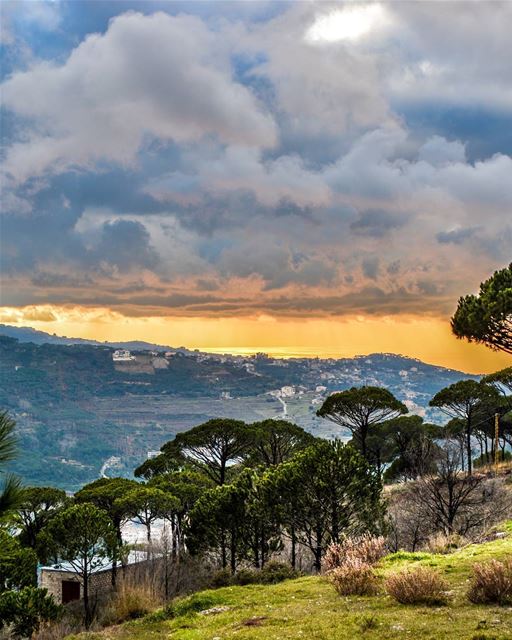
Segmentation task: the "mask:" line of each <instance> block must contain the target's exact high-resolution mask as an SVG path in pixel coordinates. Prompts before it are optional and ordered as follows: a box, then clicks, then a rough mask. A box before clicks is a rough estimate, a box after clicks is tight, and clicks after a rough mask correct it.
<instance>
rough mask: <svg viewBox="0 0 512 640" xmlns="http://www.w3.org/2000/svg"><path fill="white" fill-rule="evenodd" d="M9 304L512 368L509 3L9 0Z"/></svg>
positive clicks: (70, 325) (60, 327) (293, 348)
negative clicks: (481, 339) (473, 322)
mask: <svg viewBox="0 0 512 640" xmlns="http://www.w3.org/2000/svg"><path fill="white" fill-rule="evenodd" d="M0 10H1V12H2V15H1V18H2V20H1V57H2V65H1V80H0V82H1V87H0V91H1V100H2V104H1V118H2V121H1V137H2V140H1V158H2V178H1V180H2V192H1V212H2V218H1V226H0V239H1V270H2V281H1V299H0V302H1V307H0V322H5V323H9V324H18V325H19V326H32V327H35V328H38V329H42V330H45V331H49V332H50V333H54V332H55V333H57V334H59V335H68V336H71V335H73V336H76V337H91V338H96V339H102V340H107V339H108V340H121V339H123V340H125V339H126V340H127V339H144V340H148V341H155V342H160V343H164V344H171V345H174V346H180V345H184V346H188V347H192V348H196V347H198V348H208V349H210V350H224V351H229V350H231V351H236V350H240V349H241V350H245V351H257V350H266V351H270V352H273V353H276V354H278V355H287V354H288V355H301V354H308V355H313V354H315V355H319V356H324V357H325V356H333V355H340V356H350V355H354V354H362V353H371V352H377V351H385V352H395V353H402V354H404V355H409V356H413V357H419V358H421V359H423V360H425V361H427V362H433V363H436V364H442V365H445V366H452V367H457V368H460V369H462V370H464V371H468V372H483V371H492V370H495V369H497V368H500V367H502V366H503V367H504V366H507V365H509V364H510V361H509V360H510V359H509V358H507V357H506V356H504V355H503V354H496V353H493V352H490V351H488V350H487V349H485V348H484V347H479V346H475V345H469V344H466V343H464V342H461V341H457V340H456V339H455V338H454V337H453V336H452V335H451V333H450V328H449V319H450V316H451V314H452V313H453V311H454V310H455V307H456V304H457V300H458V298H459V297H460V296H461V295H465V294H467V293H470V292H473V291H476V290H477V289H478V285H479V283H480V282H481V281H482V280H484V279H486V278H487V277H488V276H489V275H490V274H491V273H492V272H493V271H494V270H495V269H498V268H501V267H503V266H505V265H506V264H508V263H509V262H510V260H511V246H512V223H511V216H510V212H511V205H512V67H511V65H510V63H509V60H510V59H512V39H511V38H510V33H509V32H510V24H511V23H512V3H511V2H507V1H505V2H494V1H493V2H487V1H482V2H478V1H475V0H473V1H467V2H464V1H462V2H461V1H457V2H448V1H442V2H441V1H435V0H432V1H431V2H419V1H417V2H413V1H410V2H372V3H358V2H353V1H347V2H266V1H261V2H258V1H254V2H250V1H242V0H240V1H238V2H224V1H222V0H218V1H216V2H212V1H210V2H194V1H192V0H191V1H188V2H158V1H153V0H146V1H144V2H140V1H131V2H129V1H126V0H117V1H115V2H109V1H106V0H105V1H102V0H96V1H91V0H85V1H84V0H73V1H69V2H66V1H59V0H54V1H51V2H50V1H30V2H21V1H16V2H11V1H10V0H4V1H3V2H2V3H1V5H0Z"/></svg>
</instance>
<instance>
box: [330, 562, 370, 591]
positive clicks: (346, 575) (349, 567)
mask: <svg viewBox="0 0 512 640" xmlns="http://www.w3.org/2000/svg"><path fill="white" fill-rule="evenodd" d="M327 579H328V580H329V582H330V583H331V584H332V585H333V587H334V588H335V589H336V591H337V592H338V593H339V595H340V596H372V595H375V594H376V593H377V591H378V579H377V576H376V574H375V571H374V570H373V567H372V566H371V565H370V564H368V563H367V562H363V561H362V560H360V559H359V558H347V559H346V560H345V561H344V562H343V564H341V565H340V566H339V567H335V568H334V569H332V570H331V571H329V574H328V577H327Z"/></svg>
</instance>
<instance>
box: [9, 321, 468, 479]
mask: <svg viewBox="0 0 512 640" xmlns="http://www.w3.org/2000/svg"><path fill="white" fill-rule="evenodd" d="M6 331H8V332H9V333H10V334H12V333H13V331H15V333H16V335H17V336H18V337H17V338H14V337H12V335H10V336H9V335H7V334H6ZM2 334H3V335H2ZM52 338H53V339H54V342H52V340H51V339H52ZM36 340H37V341H38V342H37V343H36V342H35V341H36ZM69 340H73V342H71V343H69V342H66V341H69ZM55 341H57V342H55ZM58 341H64V342H58ZM141 345H142V347H143V348H140V347H141ZM120 346H122V347H123V348H128V349H130V351H131V356H130V359H127V360H124V361H116V360H114V358H113V355H114V347H116V348H117V347H120ZM151 352H153V353H151ZM470 377H474V376H468V375H466V374H463V373H461V372H459V371H452V370H450V369H445V368H443V367H436V366H432V365H428V364H425V363H423V362H420V361H419V360H413V359H410V358H404V357H402V356H398V355H394V354H372V355H369V356H358V357H356V358H343V359H327V360H320V359H316V358H301V359H290V360H278V359H274V358H269V357H265V356H257V357H242V356H229V355H224V356H221V355H216V354H204V353H199V352H195V351H188V350H186V349H170V348H169V347H160V348H157V347H156V346H155V345H150V346H149V350H148V345H147V343H144V342H143V343H140V342H136V343H129V344H128V345H127V344H126V343H125V344H121V343H120V344H108V345H107V344H103V343H94V342H88V341H84V340H77V342H75V341H74V339H68V338H60V337H57V336H48V334H44V333H43V332H34V331H33V330H30V329H25V328H16V329H15V330H13V329H12V327H7V328H5V327H0V407H1V408H5V409H7V410H8V411H9V412H10V413H11V414H12V415H13V417H14V418H15V419H16V421H17V424H18V432H19V436H20V445H21V446H20V450H21V456H20V457H19V459H18V460H17V462H16V463H15V464H14V465H13V469H14V470H15V471H16V472H17V473H19V474H20V475H22V476H23V478H24V479H25V481H26V482H29V483H38V484H46V483H49V484H57V485H60V486H62V487H65V488H71V489H72V488H76V487H78V486H80V485H81V484H82V483H84V482H87V481H89V480H92V479H94V478H96V477H98V475H100V474H101V473H104V474H107V475H108V474H114V473H115V474H126V475H130V474H131V473H132V470H133V468H134V467H135V466H137V465H138V464H139V463H140V462H142V461H143V460H144V459H145V457H146V456H147V453H148V451H152V450H158V449H159V448H160V446H161V445H162V444H163V443H164V442H166V441H167V440H168V439H170V438H171V437H173V435H174V434H176V433H177V432H179V431H182V430H184V429H188V428H190V427H192V426H194V425H196V424H199V423H201V422H203V421H205V420H208V419H209V418H212V417H220V416H227V417H233V418H237V419H241V420H245V421H248V422H252V421H256V420H261V419H264V418H269V417H284V418H287V419H289V420H293V421H295V422H297V423H298V424H300V425H301V426H303V427H304V428H306V429H308V430H309V431H311V432H312V433H315V434H316V435H320V436H323V437H334V436H336V437H345V436H346V434H345V433H344V432H343V430H340V429H338V428H337V427H336V426H335V425H333V424H332V423H330V422H328V421H326V420H322V419H321V418H318V417H317V416H316V410H317V409H318V406H319V405H320V404H321V402H322V401H323V399H324V398H325V397H326V395H328V394H329V393H331V392H332V391H335V390H341V389H346V388H349V387H351V386H358V385H362V384H368V385H382V386H385V387H387V388H389V389H390V390H391V391H392V392H393V393H394V394H395V395H396V396H397V397H399V398H400V399H402V400H403V401H404V402H405V403H406V404H407V406H408V407H409V410H410V411H412V412H415V413H420V414H423V415H426V416H427V417H428V418H429V419H430V420H436V418H438V416H436V414H435V413H433V412H432V411H431V410H430V409H429V408H428V402H429V400H430V398H431V397H432V396H433V395H434V394H435V393H436V392H437V391H438V390H439V389H441V388H443V387H445V386H446V385H448V384H452V383H453V382H455V381H457V380H460V379H461V378H470Z"/></svg>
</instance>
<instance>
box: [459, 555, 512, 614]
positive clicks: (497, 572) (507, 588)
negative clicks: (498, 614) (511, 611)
mask: <svg viewBox="0 0 512 640" xmlns="http://www.w3.org/2000/svg"><path fill="white" fill-rule="evenodd" d="M468 598H469V600H470V601H471V602H475V603H481V604H493V603H494V604H499V605H504V604H510V603H512V559H508V560H504V561H503V562H500V561H499V560H489V561H488V562H482V563H478V564H476V565H475V566H474V567H473V577H472V580H471V584H470V587H469V591H468Z"/></svg>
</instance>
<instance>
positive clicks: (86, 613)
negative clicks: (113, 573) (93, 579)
mask: <svg viewBox="0 0 512 640" xmlns="http://www.w3.org/2000/svg"><path fill="white" fill-rule="evenodd" d="M83 580H84V624H85V628H86V629H88V628H89V627H90V626H91V623H92V620H91V605H90V602H89V575H88V573H84V575H83Z"/></svg>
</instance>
